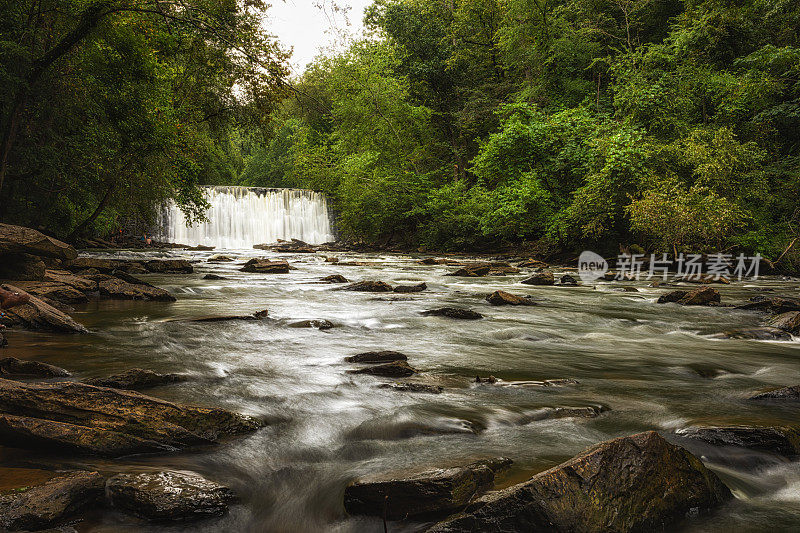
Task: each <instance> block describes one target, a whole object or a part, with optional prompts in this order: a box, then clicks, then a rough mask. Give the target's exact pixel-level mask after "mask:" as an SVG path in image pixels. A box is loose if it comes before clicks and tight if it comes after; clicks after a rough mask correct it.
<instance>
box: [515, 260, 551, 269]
mask: <svg viewBox="0 0 800 533" xmlns="http://www.w3.org/2000/svg"><path fill="white" fill-rule="evenodd" d="M517 266H518V267H520V268H547V267H548V266H549V265H548V264H547V263H545V262H544V261H537V260H536V259H525V260H524V261H521V262H520V263H518V264H517Z"/></svg>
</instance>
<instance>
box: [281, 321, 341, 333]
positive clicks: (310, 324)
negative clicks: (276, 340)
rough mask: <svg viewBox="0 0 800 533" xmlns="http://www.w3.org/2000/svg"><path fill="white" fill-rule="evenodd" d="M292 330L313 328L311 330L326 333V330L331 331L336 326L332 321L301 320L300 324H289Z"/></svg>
mask: <svg viewBox="0 0 800 533" xmlns="http://www.w3.org/2000/svg"><path fill="white" fill-rule="evenodd" d="M289 327H290V328H311V329H319V330H322V331H325V330H326V329H331V328H333V327H335V326H334V324H333V322H331V321H330V320H324V319H323V320H301V321H299V322H292V323H291V324H289Z"/></svg>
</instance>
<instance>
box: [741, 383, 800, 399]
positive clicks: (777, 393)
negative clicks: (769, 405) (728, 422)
mask: <svg viewBox="0 0 800 533" xmlns="http://www.w3.org/2000/svg"><path fill="white" fill-rule="evenodd" d="M748 400H754V401H787V402H797V401H800V385H794V386H792V387H781V388H779V389H772V390H768V391H764V392H759V393H756V394H753V395H752V396H750V397H749V398H748Z"/></svg>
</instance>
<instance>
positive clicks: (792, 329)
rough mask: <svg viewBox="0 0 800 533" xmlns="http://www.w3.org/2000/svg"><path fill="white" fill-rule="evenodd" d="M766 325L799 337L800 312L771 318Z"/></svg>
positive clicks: (789, 312) (790, 312) (791, 312)
mask: <svg viewBox="0 0 800 533" xmlns="http://www.w3.org/2000/svg"><path fill="white" fill-rule="evenodd" d="M767 325H769V326H771V327H773V328H778V329H782V330H783V331H786V332H788V333H791V334H792V335H800V311H788V312H786V313H781V314H780V315H778V316H776V317H774V318H772V319H771V320H770V321H769V322H767Z"/></svg>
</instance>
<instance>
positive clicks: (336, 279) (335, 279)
mask: <svg viewBox="0 0 800 533" xmlns="http://www.w3.org/2000/svg"><path fill="white" fill-rule="evenodd" d="M320 281H324V282H325V283H350V281H349V280H348V279H347V278H346V277H344V276H342V275H341V274H333V275H331V276H325V277H324V278H322V279H320Z"/></svg>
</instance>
